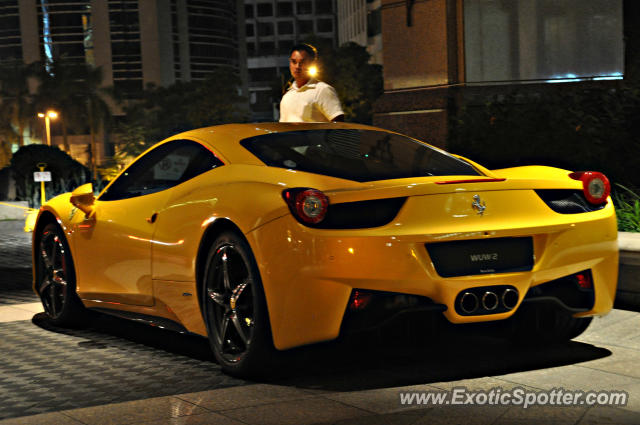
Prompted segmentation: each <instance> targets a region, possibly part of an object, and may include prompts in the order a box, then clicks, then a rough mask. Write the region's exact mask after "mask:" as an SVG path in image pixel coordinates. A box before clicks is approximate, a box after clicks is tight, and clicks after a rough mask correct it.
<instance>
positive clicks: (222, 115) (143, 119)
mask: <svg viewBox="0 0 640 425" xmlns="http://www.w3.org/2000/svg"><path fill="white" fill-rule="evenodd" d="M239 87H240V79H239V77H238V76H237V75H236V73H235V72H233V71H232V70H231V69H227V68H219V69H218V70H216V71H215V72H213V73H211V74H209V76H208V77H207V78H206V79H205V80H203V81H190V82H178V83H176V84H174V85H172V86H169V87H158V86H154V85H150V86H148V87H147V89H146V90H145V91H144V93H143V97H142V100H141V101H140V102H135V103H132V104H130V105H128V106H126V107H125V108H124V110H125V113H126V118H125V120H124V121H122V122H120V123H119V124H118V125H117V127H116V132H117V133H118V134H119V135H120V142H122V144H123V150H124V151H126V152H130V153H140V152H141V151H142V150H144V149H145V148H146V147H148V146H149V145H151V144H153V143H154V142H157V141H159V140H162V139H164V138H166V137H169V136H171V135H173V134H176V133H179V132H182V131H186V130H191V129H193V128H199V127H206V126H210V125H217V124H225V123H230V122H241V121H246V119H247V111H246V109H244V108H243V107H242V106H241V105H242V104H243V102H245V100H246V99H245V98H244V97H242V96H241V95H240V91H239Z"/></svg>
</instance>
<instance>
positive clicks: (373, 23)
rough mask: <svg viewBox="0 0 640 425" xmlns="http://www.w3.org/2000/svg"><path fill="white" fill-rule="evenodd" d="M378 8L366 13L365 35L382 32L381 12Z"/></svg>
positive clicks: (374, 34) (369, 35)
mask: <svg viewBox="0 0 640 425" xmlns="http://www.w3.org/2000/svg"><path fill="white" fill-rule="evenodd" d="M380 10H381V9H380V8H377V9H375V10H372V11H371V12H369V13H367V37H375V36H376V35H378V34H381V33H382V14H381V13H380Z"/></svg>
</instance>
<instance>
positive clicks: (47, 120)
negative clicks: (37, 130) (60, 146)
mask: <svg viewBox="0 0 640 425" xmlns="http://www.w3.org/2000/svg"><path fill="white" fill-rule="evenodd" d="M38 117H40V118H44V126H45V128H46V129H47V145H48V146H51V125H50V121H51V120H55V119H56V118H58V113H57V112H56V111H53V110H51V109H50V110H48V111H47V112H38Z"/></svg>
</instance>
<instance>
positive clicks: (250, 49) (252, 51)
mask: <svg viewBox="0 0 640 425" xmlns="http://www.w3.org/2000/svg"><path fill="white" fill-rule="evenodd" d="M247 55H249V56H255V55H256V44H255V43H247Z"/></svg>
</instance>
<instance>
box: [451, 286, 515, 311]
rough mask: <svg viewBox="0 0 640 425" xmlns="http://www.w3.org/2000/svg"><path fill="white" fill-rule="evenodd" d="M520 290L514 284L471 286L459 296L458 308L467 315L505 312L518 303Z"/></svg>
mask: <svg viewBox="0 0 640 425" xmlns="http://www.w3.org/2000/svg"><path fill="white" fill-rule="evenodd" d="M518 299H519V294H518V290H517V289H515V288H514V287H512V286H507V287H505V286H492V287H488V288H487V287H485V288H471V289H467V290H466V291H463V292H462V294H461V295H459V296H458V304H457V310H458V311H459V312H460V313H462V314H463V315H466V316H471V315H474V314H493V313H504V312H506V311H510V310H513V309H514V308H515V307H516V305H518Z"/></svg>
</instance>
